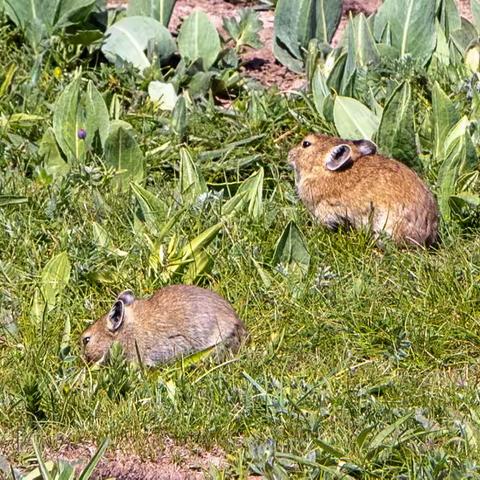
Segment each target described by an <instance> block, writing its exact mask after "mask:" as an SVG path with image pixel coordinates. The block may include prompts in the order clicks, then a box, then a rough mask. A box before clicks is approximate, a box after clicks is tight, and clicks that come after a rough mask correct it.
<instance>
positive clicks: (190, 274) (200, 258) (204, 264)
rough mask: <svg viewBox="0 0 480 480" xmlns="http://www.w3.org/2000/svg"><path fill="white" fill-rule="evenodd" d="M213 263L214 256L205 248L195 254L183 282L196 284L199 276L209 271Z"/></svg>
mask: <svg viewBox="0 0 480 480" xmlns="http://www.w3.org/2000/svg"><path fill="white" fill-rule="evenodd" d="M212 265H213V258H212V256H211V255H209V254H208V253H207V252H206V251H205V250H202V251H200V252H199V253H197V254H195V255H194V256H193V258H192V261H191V262H190V265H189V266H188V269H187V271H186V272H185V274H184V275H183V278H182V282H183V283H186V284H187V285H190V284H194V283H196V282H197V281H198V279H199V277H200V276H202V275H204V274H205V273H207V272H208V271H209V270H210V269H211V267H212Z"/></svg>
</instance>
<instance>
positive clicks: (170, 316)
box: [82, 285, 246, 365]
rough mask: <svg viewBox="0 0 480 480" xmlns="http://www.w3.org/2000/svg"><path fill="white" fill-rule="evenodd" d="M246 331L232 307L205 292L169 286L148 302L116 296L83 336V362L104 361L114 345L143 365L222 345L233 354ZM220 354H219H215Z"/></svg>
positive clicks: (124, 294) (128, 294) (126, 295)
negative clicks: (104, 312)
mask: <svg viewBox="0 0 480 480" xmlns="http://www.w3.org/2000/svg"><path fill="white" fill-rule="evenodd" d="M245 334H246V330H245V327H244V325H243V322H242V321H241V320H240V318H239V317H238V315H237V314H236V313H235V311H234V309H233V307H232V306H231V305H230V304H229V303H228V302H227V301H226V300H225V299H223V298H222V297H221V296H220V295H217V294H216V293H214V292H211V291H209V290H206V289H203V288H199V287H195V286H189V285H173V286H170V287H166V288H163V289H161V290H159V291H158V292H156V293H155V294H154V295H153V296H151V297H150V298H147V299H136V298H135V295H134V294H133V292H131V291H130V290H126V291H124V292H122V293H120V294H119V295H118V297H117V300H116V301H115V303H114V305H113V307H112V308H111V310H110V312H109V313H107V314H106V315H104V316H102V317H101V318H99V319H98V320H97V321H96V322H95V323H94V324H93V325H92V326H90V327H89V328H87V329H86V330H85V331H84V333H83V334H82V344H83V352H84V355H85V357H86V359H87V361H103V360H104V359H105V358H106V356H107V354H108V351H109V349H110V346H111V345H112V343H113V342H114V341H117V342H119V343H120V344H121V346H122V348H123V351H124V353H125V355H126V357H127V358H128V359H130V360H135V359H136V358H138V356H140V357H141V360H142V362H144V363H145V364H147V365H155V364H157V363H164V362H167V361H169V360H171V359H173V358H176V357H178V356H182V355H189V354H191V353H193V352H196V351H200V350H204V349H206V348H210V347H214V346H217V345H218V346H220V345H223V346H224V347H226V349H227V350H232V351H236V350H237V349H238V347H239V346H240V343H241V340H242V338H243V337H244V336H245ZM217 350H218V349H217Z"/></svg>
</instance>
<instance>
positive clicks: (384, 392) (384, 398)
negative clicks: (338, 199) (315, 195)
mask: <svg viewBox="0 0 480 480" xmlns="http://www.w3.org/2000/svg"><path fill="white" fill-rule="evenodd" d="M3 35H5V33H3ZM1 48H5V47H1V46H0V49H1ZM12 48H13V47H12ZM0 53H1V52H0ZM2 58H4V57H2ZM8 58H9V60H11V61H17V62H18V65H19V70H18V74H17V76H16V78H15V82H14V83H13V85H12V87H11V89H10V90H9V92H8V94H7V95H5V96H4V97H3V98H1V99H0V102H1V104H0V109H2V108H3V110H4V111H5V112H8V113H13V112H28V113H32V114H40V115H44V117H45V119H46V120H45V122H46V123H48V122H51V109H52V105H53V103H54V101H55V99H56V97H57V96H58V95H59V93H60V92H61V91H62V90H63V88H64V87H65V84H66V83H68V79H67V78H64V79H60V80H56V79H54V78H53V76H52V74H51V72H50V71H49V67H46V68H45V71H44V72H43V76H42V81H41V82H42V83H41V86H42V88H35V89H32V95H31V96H25V94H24V93H25V91H26V86H25V82H27V81H28V78H29V73H28V72H29V71H30V69H31V66H32V65H31V64H30V63H29V62H31V60H30V59H28V58H24V56H23V55H22V52H21V51H20V50H18V51H17V52H16V53H15V52H13V53H12V52H10V53H9V57H8ZM2 66H4V65H2ZM108 74H109V72H100V74H98V79H97V80H98V81H97V84H98V85H99V89H100V90H101V91H104V90H106V89H107V82H106V78H107V76H108ZM65 75H68V72H65ZM86 75H87V76H89V77H92V78H97V77H95V75H96V74H95V72H93V71H89V70H87V72H86ZM119 82H120V85H126V84H127V83H126V82H127V80H126V79H125V78H124V77H122V76H121V75H120V76H119ZM122 82H123V83H122ZM119 91H122V90H121V87H120V88H119ZM134 97H135V98H134V100H133V101H131V102H130V101H129V100H131V99H128V98H125V99H124V102H123V104H122V105H123V107H124V114H125V118H127V119H128V120H129V121H130V122H131V123H132V124H133V125H134V127H135V129H136V131H137V132H138V140H139V142H140V143H141V145H142V148H143V150H144V151H145V152H147V154H148V152H152V151H153V152H155V151H157V153H154V154H152V155H150V156H148V162H147V173H148V176H147V181H146V188H147V189H148V190H149V191H151V192H153V193H154V194H155V195H157V196H158V197H159V198H161V199H163V200H164V201H165V202H166V204H167V205H168V206H172V205H174V204H175V202H177V201H178V199H179V192H178V173H177V168H178V161H179V155H178V147H179V145H177V141H176V139H175V137H173V136H172V135H171V134H170V133H168V132H166V131H165V129H164V128H163V127H162V125H164V124H165V122H166V120H167V118H166V116H163V117H162V116H161V115H159V114H157V113H155V112H153V110H152V109H151V107H149V106H148V105H146V104H145V102H144V100H143V99H142V97H141V96H140V95H138V94H135V95H134ZM255 101H256V102H259V103H257V108H255V109H254V108H252V102H255ZM236 106H237V110H236V113H235V115H233V114H232V113H225V112H222V111H221V110H220V109H218V108H216V107H214V106H213V105H212V104H209V103H205V104H203V105H202V104H201V105H199V106H197V107H196V108H195V110H194V111H193V112H191V113H190V119H189V131H188V133H189V141H188V146H189V148H190V149H191V151H192V152H193V154H194V155H196V156H197V157H196V158H197V161H198V165H199V167H200V169H201V171H202V173H203V175H204V176H205V178H206V179H207V182H208V183H209V185H210V188H211V189H212V190H216V191H220V190H221V189H222V188H223V189H224V194H225V195H226V196H228V194H229V190H231V192H230V193H234V191H235V190H236V188H237V187H238V184H239V182H240V181H242V180H243V179H245V178H246V177H247V176H248V175H249V174H250V173H252V172H253V171H255V170H256V169H257V168H258V167H260V166H263V167H264V169H265V182H264V206H263V214H262V215H261V216H260V217H259V218H258V219H253V218H251V217H250V216H249V215H247V214H246V213H241V214H237V215H235V216H234V217H233V218H230V219H229V220H227V221H226V223H225V226H224V228H223V230H222V234H221V235H219V236H218V237H217V238H216V239H215V240H214V242H213V243H212V244H211V245H210V246H209V248H208V253H209V255H210V256H211V259H212V261H213V266H212V268H211V270H210V271H209V272H208V274H205V275H204V276H203V277H202V278H200V279H199V280H198V283H199V284H200V285H202V286H205V287H207V288H212V289H214V290H215V291H217V292H218V293H220V294H222V295H224V296H225V297H226V298H227V299H229V300H230V301H231V302H232V304H233V305H234V306H235V308H236V310H237V311H238V312H239V314H240V316H241V317H242V318H243V319H244V321H245V323H246V325H247V328H248V330H249V332H250V337H249V342H248V343H247V345H245V347H244V348H243V349H242V350H241V352H240V353H239V355H238V356H237V357H236V358H235V360H234V361H233V362H231V363H227V364H225V365H221V366H219V367H218V368H213V365H211V364H210V363H209V362H200V363H198V364H195V365H193V366H187V367H184V366H182V364H181V363H180V364H175V365H168V366H164V367H160V368H158V369H155V370H148V371H143V370H141V369H139V368H135V367H132V366H127V365H125V363H124V362H123V361H122V360H121V359H119V358H116V360H115V361H114V362H113V364H112V365H111V366H109V367H103V368H99V369H92V370H90V369H88V368H87V367H86V365H85V364H84V363H83V361H82V360H81V358H80V356H79V348H78V339H79V335H80V333H81V331H82V330H83V329H84V328H85V327H86V325H87V324H88V322H90V321H92V320H94V319H96V318H97V317H98V316H99V315H101V314H102V313H104V312H105V311H106V310H107V309H108V308H109V307H110V305H111V302H112V300H113V299H114V298H115V295H116V294H117V293H118V292H119V291H121V290H123V289H125V288H132V289H133V290H134V291H135V292H136V294H137V295H139V296H141V295H149V294H151V293H152V292H153V291H154V290H155V289H157V288H160V287H162V286H163V285H165V281H164V280H162V277H161V273H162V271H161V269H160V270H159V271H154V270H152V269H151V268H149V256H150V246H149V244H148V242H147V241H146V240H145V237H144V236H142V235H139V234H138V233H136V232H137V230H136V229H135V225H134V219H135V215H136V212H137V209H138V206H137V203H136V201H135V199H134V197H133V196H132V195H131V194H130V193H128V192H126V193H122V194H118V193H116V192H115V191H113V189H112V187H111V173H109V172H108V171H106V170H105V169H104V167H103V165H102V163H101V159H99V158H98V157H96V156H95V155H90V156H89V162H91V165H94V166H95V170H94V172H93V173H87V172H86V171H85V170H83V169H81V168H76V169H74V170H73V171H72V172H71V173H70V174H69V175H68V176H67V177H66V178H65V179H64V180H63V181H61V182H58V183H51V184H48V182H44V181H42V179H41V177H39V176H38V175H37V171H38V167H39V165H41V161H42V160H41V158H40V157H39V155H38V152H37V151H36V147H35V145H36V144H38V141H39V139H40V137H41V135H42V133H43V128H44V125H43V124H41V123H40V124H37V125H33V126H32V125H28V126H25V127H18V128H13V127H12V128H11V129H10V128H8V127H7V128H4V129H3V131H2V132H1V135H2V142H0V143H1V145H2V146H1V147H0V148H1V156H0V168H1V176H0V193H1V194H4V195H19V196H26V197H28V203H26V204H21V205H11V206H6V207H0V251H1V252H2V253H1V256H0V321H1V323H2V324H3V330H5V331H4V333H3V334H2V335H3V336H4V338H5V341H4V343H2V344H0V452H2V453H3V454H5V455H7V456H8V458H9V459H10V460H11V461H12V462H13V463H14V464H22V461H23V460H24V459H25V455H28V454H31V453H32V444H31V437H32V435H33V434H35V435H36V436H37V438H38V439H40V441H41V444H42V445H43V446H44V447H47V446H48V447H50V448H52V449H54V450H55V448H58V447H59V445H61V444H62V443H64V442H73V443H75V442H86V441H93V442H95V443H97V444H99V443H100V440H101V439H103V438H104V437H109V438H110V439H111V440H112V448H115V447H118V446H122V445H123V444H125V442H127V441H128V445H129V448H131V449H133V450H134V451H136V452H139V453H140V454H144V455H148V453H149V452H151V449H152V446H151V445H152V439H155V442H156V443H155V444H156V445H161V444H162V438H165V437H166V436H168V437H172V438H174V439H175V440H176V441H177V442H178V443H181V444H182V443H185V444H186V445H188V446H197V445H198V446H201V447H204V448H207V449H208V448H210V447H213V446H220V447H221V448H223V449H224V450H225V452H226V453H227V458H228V466H227V467H226V471H225V472H224V476H225V478H232V477H235V476H240V477H241V476H245V475H246V474H247V473H248V472H249V471H250V472H261V473H263V474H265V475H267V477H269V478H287V476H290V477H289V478H334V476H335V472H336V473H337V474H338V475H340V476H341V474H346V473H349V474H350V475H352V476H354V477H361V478H432V479H433V478H467V475H471V476H470V477H468V478H478V476H479V475H480V474H479V472H478V467H477V461H478V458H479V454H480V451H479V447H478V444H479V442H480V400H479V396H478V378H479V377H478V375H479V369H478V352H479V347H480V336H479V333H478V332H479V331H480V329H479V316H478V310H479V308H478V305H479V303H478V302H479V298H480V287H479V285H480V284H479V276H480V269H479V264H480V254H479V253H478V252H479V251H480V240H479V238H478V236H477V235H476V233H478V232H476V231H473V232H472V233H470V234H468V235H467V234H466V233H463V234H462V233H461V232H454V233H451V234H448V233H447V231H446V229H445V233H444V241H443V244H442V246H441V247H440V248H439V249H438V250H437V251H429V252H427V251H421V250H418V251H405V250H403V251H402V250H398V249H397V248H395V247H394V246H392V245H390V244H387V245H386V247H385V250H383V251H380V250H379V249H377V248H376V247H375V246H374V245H373V244H372V242H371V240H370V239H369V237H368V236H367V235H365V234H364V233H362V232H358V233H347V232H339V233H330V232H327V231H325V230H324V229H322V228H321V227H319V226H316V225H314V224H313V223H312V221H311V219H310V216H309V215H308V213H307V212H306V211H305V209H304V207H303V206H302V205H301V204H300V203H299V202H298V200H297V199H296V197H295V192H294V187H293V175H292V172H291V171H290V170H289V169H288V168H287V167H286V163H285V159H286V154H287V151H288V149H289V148H290V147H291V146H292V145H293V144H294V143H295V142H297V141H298V140H299V139H300V138H301V137H302V135H303V134H304V133H306V132H308V131H309V130H312V129H321V130H323V131H329V129H330V131H331V126H330V127H329V126H328V125H321V124H319V123H318V120H316V119H315V117H314V115H313V112H312V111H311V110H310V109H309V107H308V105H307V104H305V102H304V101H303V100H301V99H298V100H288V101H287V100H286V99H285V98H282V97H279V96H278V94H276V93H275V92H267V93H261V94H258V96H255V95H253V94H252V93H250V94H249V93H246V94H244V96H243V97H241V98H239V99H238V100H237V105H236ZM285 133H286V135H284V134H285ZM12 134H15V135H17V137H12ZM242 140H246V141H245V142H244V143H243V144H241V145H239V146H237V147H235V148H234V149H231V148H226V147H228V146H229V145H230V144H232V143H233V142H239V141H242ZM30 142H31V143H30ZM167 142H169V143H167ZM161 146H164V148H162V149H161V150H160V151H159V152H158V147H161ZM155 149H157V150H155ZM239 163H240V164H241V165H242V167H241V168H238V164H239ZM222 202H223V200H221V199H217V200H212V201H211V203H207V204H205V205H203V206H201V207H198V208H195V207H192V208H190V209H187V210H186V211H185V212H184V213H183V214H181V215H180V216H179V219H178V222H177V223H176V224H175V226H174V228H173V231H172V232H171V233H170V235H169V237H168V238H167V239H165V241H164V242H163V244H164V246H165V247H166V246H167V245H168V242H169V240H170V238H171V236H172V235H173V234H175V235H176V236H177V237H178V238H179V239H180V241H186V240H187V239H189V238H193V237H194V236H195V235H197V234H199V233H201V232H202V231H204V230H205V229H206V228H207V227H209V226H211V225H214V224H215V223H216V222H218V221H219V220H220V218H221V216H220V206H221V203H222ZM292 219H293V220H294V221H295V222H296V224H297V226H298V227H299V228H300V229H301V231H302V232H303V234H304V236H305V241H306V245H307V248H308V251H309V252H310V254H311V258H312V260H311V265H310V268H309V272H308V274H307V275H306V276H305V277H304V278H299V277H298V276H295V275H293V274H291V275H283V274H282V273H280V272H277V271H276V270H275V269H274V268H273V267H272V266H271V260H272V257H273V253H274V250H275V245H276V242H277V240H278V238H279V237H280V235H281V233H282V231H283V229H284V228H285V226H286V225H287V223H288V222H289V221H290V220H292ZM166 220H167V218H165V221H166ZM93 221H96V222H98V223H100V224H101V225H102V226H103V227H104V228H105V229H106V230H107V231H108V232H109V234H110V236H111V239H112V242H113V244H114V246H115V247H116V248H119V249H122V250H124V251H126V252H128V255H127V256H125V257H119V256H115V255H112V254H110V253H108V252H107V251H106V250H105V249H103V248H100V247H99V246H98V245H97V244H96V243H95V240H94V237H93V231H92V222H93ZM61 251H66V252H67V253H68V256H69V259H70V262H71V265H72V273H71V278H70V281H69V283H68V285H67V288H66V290H65V291H64V292H63V294H62V296H61V298H60V299H59V302H58V303H57V305H56V307H55V309H54V310H53V311H52V312H50V313H48V314H47V315H45V316H44V317H43V319H40V320H35V318H34V316H33V315H32V314H31V306H32V298H33V295H34V292H35V289H36V287H38V285H39V282H40V274H41V271H42V269H43V267H44V266H45V264H46V263H47V261H48V260H49V259H50V258H52V257H53V256H54V255H56V254H58V253H60V252H61ZM258 268H261V272H262V273H263V274H264V275H265V276H266V278H265V276H264V277H262V275H260V273H259V269H258ZM173 281H181V276H180V277H178V278H173V279H172V282H173ZM67 319H68V320H69V322H70V324H71V333H70V335H69V336H67V337H66V340H67V343H68V345H69V346H70V347H71V350H70V353H69V354H68V355H65V354H61V345H62V337H63V334H64V327H65V322H66V320H67ZM9 332H10V333H9ZM396 422H397V423H396ZM390 426H391V428H389V427H390ZM341 465H344V467H343V469H340V466H341ZM287 472H288V473H287ZM218 476H219V477H220V476H221V474H220V473H218Z"/></svg>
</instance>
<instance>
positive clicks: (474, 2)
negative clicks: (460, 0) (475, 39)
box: [470, 0, 480, 32]
mask: <svg viewBox="0 0 480 480" xmlns="http://www.w3.org/2000/svg"><path fill="white" fill-rule="evenodd" d="M470 8H471V9H472V17H473V23H474V25H475V28H476V29H477V32H480V0H470Z"/></svg>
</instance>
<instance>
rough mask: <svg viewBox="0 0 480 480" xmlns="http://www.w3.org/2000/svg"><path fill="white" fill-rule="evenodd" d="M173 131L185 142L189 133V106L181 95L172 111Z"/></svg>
mask: <svg viewBox="0 0 480 480" xmlns="http://www.w3.org/2000/svg"><path fill="white" fill-rule="evenodd" d="M172 130H173V131H174V133H175V134H176V135H178V136H179V137H180V140H183V139H184V137H185V134H186V131H187V105H186V102H185V97H184V96H183V95H180V96H179V97H178V98H177V102H176V103H175V107H174V108H173V111H172Z"/></svg>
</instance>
